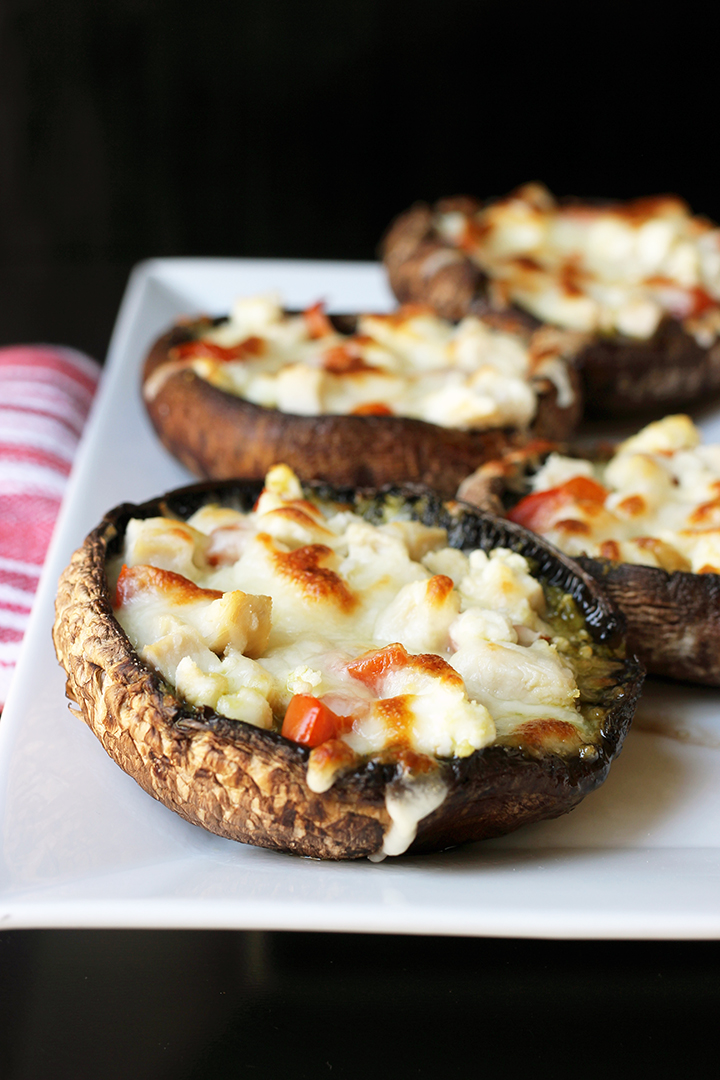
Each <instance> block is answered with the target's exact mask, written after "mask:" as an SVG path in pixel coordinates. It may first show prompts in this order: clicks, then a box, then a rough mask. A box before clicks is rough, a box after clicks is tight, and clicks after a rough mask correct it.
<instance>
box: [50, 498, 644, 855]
mask: <svg viewBox="0 0 720 1080" xmlns="http://www.w3.org/2000/svg"><path fill="white" fill-rule="evenodd" d="M261 486H262V485H261V484H258V483H253V482H245V481H236V482H226V483H223V484H217V483H216V484H208V483H205V484H196V485H194V486H191V487H188V488H185V489H182V490H179V491H176V492H173V493H170V494H168V495H166V496H164V497H163V498H160V499H156V500H153V501H150V502H147V503H144V504H142V505H131V504H124V505H121V506H119V507H117V508H116V509H114V510H112V511H111V512H110V513H108V514H107V515H106V517H105V518H104V519H103V521H102V522H101V523H100V525H99V526H98V527H97V528H96V529H95V530H94V531H93V532H91V533H90V534H89V536H88V537H87V539H86V541H85V543H84V544H83V545H82V546H81V547H80V548H79V549H78V550H77V551H76V552H75V554H74V555H73V557H72V561H71V562H70V564H69V566H68V567H67V569H66V570H65V571H64V573H63V575H62V577H61V579H60V584H59V590H58V595H57V604H56V621H55V625H54V629H53V639H54V642H55V648H56V651H57V655H58V657H59V659H60V662H61V663H62V664H63V666H64V667H65V670H66V672H67V694H68V697H69V699H70V701H71V703H72V704H71V710H72V711H73V712H74V713H75V714H76V715H78V716H80V717H81V718H82V719H83V720H84V721H85V722H86V723H87V724H88V725H89V727H90V728H91V729H92V730H93V731H94V733H95V734H96V735H97V737H98V738H99V739H100V741H101V742H102V744H103V746H104V748H105V750H106V751H107V752H108V754H109V755H110V756H111V757H112V758H113V759H114V760H115V761H116V762H117V764H119V765H120V766H121V767H122V768H123V769H124V770H125V771H126V772H127V773H129V775H130V776H132V777H133V778H134V779H135V780H136V781H137V782H138V784H140V786H141V787H142V788H144V790H145V791H146V792H148V793H149V794H150V795H152V796H153V797H154V798H155V799H158V800H159V801H161V802H162V803H164V804H165V805H166V806H168V807H169V808H170V809H172V810H175V811H176V812H177V813H178V814H180V815H181V816H182V817H183V818H186V819H187V820H188V821H190V822H193V823H194V824H197V825H201V826H203V827H204V828H206V829H208V830H210V831H211V832H214V833H218V834H219V835H221V836H225V837H230V838H232V839H234V840H239V841H243V842H246V843H251V844H256V845H260V846H262V847H267V848H273V849H275V850H278V851H288V852H294V853H296V854H300V855H306V856H312V857H315V858H327V859H351V858H358V857H361V856H368V855H373V854H376V853H378V852H379V851H380V850H381V848H382V843H383V835H384V833H385V832H386V830H387V829H388V828H389V826H390V824H391V819H390V816H389V814H388V810H387V808H386V801H385V796H386V792H388V791H389V790H390V791H392V790H394V789H396V786H397V785H398V784H400V785H402V783H403V773H402V768H401V766H400V765H399V764H398V762H397V761H395V760H393V758H392V756H388V755H387V754H386V755H385V757H384V758H380V759H376V760H372V759H371V760H368V761H366V762H365V763H364V764H361V765H360V766H359V767H357V768H354V769H353V770H351V771H348V772H346V773H344V774H341V775H340V776H339V777H338V778H337V779H336V781H335V782H334V784H333V785H332V787H331V788H330V789H329V790H328V791H326V792H325V793H324V794H316V793H315V792H313V791H311V790H310V789H309V787H308V785H307V782H306V769H307V762H308V756H309V751H308V749H307V748H305V747H304V746H302V745H298V744H296V743H293V742H291V741H289V740H287V739H285V738H283V737H282V736H281V735H280V734H278V733H276V732H273V731H268V730H261V729H259V728H257V727H254V726H252V725H251V724H248V723H245V722H243V721H236V720H229V719H227V718H225V717H223V716H221V715H218V714H217V713H216V712H214V711H213V710H212V709H210V708H208V707H195V706H191V705H189V704H188V703H187V702H185V701H183V700H181V699H180V698H179V697H178V696H176V693H175V692H174V690H173V688H172V687H171V686H169V685H167V684H166V683H165V682H164V681H163V679H162V678H161V676H159V675H158V674H157V673H156V672H155V671H154V670H152V669H151V668H150V667H148V666H146V665H145V664H144V663H143V662H142V661H141V660H140V658H139V657H138V655H137V654H136V653H135V652H134V651H133V648H132V646H131V644H130V642H129V640H128V638H127V636H126V635H125V633H124V631H123V630H122V628H121V627H120V625H119V623H118V622H117V621H116V619H115V617H114V614H113V609H112V602H111V596H110V592H109V587H108V581H107V576H106V560H107V559H108V557H111V556H113V555H114V554H117V553H118V552H119V550H120V548H121V544H122V538H123V534H124V531H125V528H126V526H127V523H128V521H129V520H130V519H131V518H138V517H139V518H144V517H153V516H157V515H167V516H170V517H174V518H180V519H186V518H188V517H189V516H190V515H191V514H192V513H193V512H194V511H195V510H197V509H198V508H199V507H200V506H202V505H204V504H205V503H206V502H208V501H212V502H214V503H218V502H219V503H220V504H221V505H229V506H232V507H233V508H235V509H239V510H243V511H247V510H249V509H250V508H251V507H252V506H253V504H254V503H255V500H256V499H257V497H258V495H259V493H260V490H261ZM304 493H305V496H306V497H308V498H314V497H321V498H323V499H324V498H328V497H332V498H339V499H340V501H342V502H343V503H345V504H346V505H347V504H350V505H352V506H353V507H354V509H355V511H356V512H358V513H361V514H362V515H363V516H364V517H365V518H366V519H368V520H370V521H371V522H381V521H382V520H385V518H386V515H387V513H388V512H389V510H388V508H390V510H391V511H394V510H395V509H396V508H397V507H398V505H401V506H402V507H403V512H404V513H406V514H409V515H410V516H411V517H412V518H413V519H415V520H420V521H422V522H424V523H426V524H432V525H442V526H444V527H446V528H447V530H448V542H449V544H450V545H451V546H455V547H462V548H464V549H466V550H467V549H474V548H478V547H481V548H484V549H492V548H494V547H497V546H505V547H509V548H511V549H513V550H516V551H519V552H520V553H522V554H523V555H525V556H526V557H527V558H528V559H529V560H531V563H532V565H533V566H534V568H535V573H536V574H537V576H538V577H539V578H540V579H541V580H542V581H543V583H544V588H545V589H546V590H553V589H555V590H556V591H558V595H562V596H565V595H566V594H567V595H569V596H571V597H572V599H573V604H574V607H573V610H576V611H577V612H578V613H579V614H580V616H581V619H582V622H584V626H585V628H586V631H587V634H588V635H589V639H588V640H590V641H591V642H592V648H593V651H594V653H597V655H602V657H603V658H604V659H603V661H602V663H601V665H600V668H598V669H594V670H595V674H594V675H588V674H587V672H586V674H585V675H584V676H583V675H582V673H581V674H579V675H578V676H577V678H578V682H579V683H580V687H581V699H580V700H581V701H582V702H584V706H583V708H584V709H586V710H587V712H586V713H584V715H586V716H587V715H589V716H591V717H592V724H593V732H594V734H593V738H592V741H591V743H590V744H587V745H583V746H578V745H577V743H576V744H575V745H574V746H573V747H571V748H568V747H567V746H566V747H564V748H563V747H562V746H560V747H558V745H557V740H556V741H555V742H553V739H554V738H555V733H554V732H553V725H552V722H549V723H548V725H547V730H546V731H543V730H541V731H540V732H539V733H536V737H535V739H534V740H533V739H531V738H530V736H528V737H527V740H526V741H525V742H523V741H522V740H520V739H518V738H517V737H516V738H514V739H513V738H512V737H507V738H506V740H505V742H503V741H502V740H496V741H495V742H494V743H492V744H491V745H489V746H487V747H486V748H484V749H482V750H478V751H475V752H474V753H472V754H471V755H470V756H469V757H464V758H452V759H444V760H440V761H438V769H439V772H440V775H441V776H442V778H443V780H444V781H445V782H446V783H447V789H448V790H447V796H446V798H445V799H444V801H443V802H442V804H441V805H440V806H439V808H438V809H436V810H434V811H433V812H432V813H430V814H429V815H428V816H427V817H425V818H424V819H422V820H421V821H420V823H419V827H418V831H417V836H416V839H415V841H414V842H413V843H412V845H411V847H410V849H409V850H410V851H412V852H427V851H434V850H437V849H442V848H446V847H449V846H452V845H457V844H460V843H463V842H467V841H474V840H481V839H484V838H486V837H492V836H498V835H500V834H503V833H507V832H510V831H512V830H514V829H516V828H518V827H519V826H521V825H524V824H526V823H528V822H532V821H537V820H539V819H542V818H552V817H556V816H558V815H561V814H564V813H566V812H567V811H569V810H571V809H573V807H575V806H576V805H577V804H578V803H579V802H580V801H581V799H582V798H583V797H584V796H585V795H586V794H587V793H588V792H590V791H592V790H593V789H594V788H596V787H597V786H598V785H599V784H600V783H602V781H603V780H604V779H605V777H606V775H607V772H608V769H609V766H610V762H611V760H612V758H613V757H614V756H615V755H616V754H617V753H618V752H619V751H620V748H621V745H622V742H623V738H624V736H625V733H626V731H627V728H628V725H629V724H630V721H631V718H632V715H633V711H634V707H635V703H636V700H637V697H638V695H639V692H640V687H641V684H642V680H643V675H644V672H643V670H642V667H641V666H640V665H639V664H638V663H637V661H636V660H635V659H634V658H633V659H626V658H625V650H624V637H623V622H622V617H621V616H619V615H618V614H617V612H616V611H615V610H614V609H613V607H612V606H611V605H610V604H609V603H608V601H607V599H606V598H605V596H604V594H603V592H602V591H601V590H600V588H599V587H598V585H597V583H596V582H595V581H594V580H593V579H592V578H591V577H590V576H589V575H588V574H587V573H585V571H582V570H580V569H578V568H577V567H576V566H575V564H574V563H573V562H572V561H571V560H569V559H567V558H565V557H563V556H562V555H560V554H558V553H557V552H555V551H554V549H552V548H551V547H550V546H549V545H548V544H546V543H545V542H544V541H542V540H541V539H539V538H537V537H535V536H534V535H533V534H532V533H529V532H528V531H527V530H524V529H522V528H520V527H518V526H515V525H513V524H512V523H509V522H505V521H502V520H500V519H496V518H494V517H492V516H490V515H487V514H485V513H483V512H481V511H479V510H477V509H476V508H474V507H470V506H468V505H463V504H459V503H443V502H442V501H441V500H440V499H439V498H438V497H437V496H436V495H435V494H434V493H430V492H429V491H427V490H425V489H421V488H419V487H414V488H412V487H411V488H394V489H387V490H385V491H382V492H368V491H350V490H347V489H345V490H337V489H330V488H328V487H327V486H322V485H312V486H311V485H304ZM580 666H581V667H582V664H580ZM588 670H589V669H588ZM599 670H601V671H602V675H600V676H598V674H597V673H598V671H599ZM543 723H544V722H543Z"/></svg>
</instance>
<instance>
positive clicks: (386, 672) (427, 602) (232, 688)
mask: <svg viewBox="0 0 720 1080" xmlns="http://www.w3.org/2000/svg"><path fill="white" fill-rule="evenodd" d="M108 572H109V577H110V580H111V584H112V585H113V587H114V588H115V613H116V617H117V619H118V621H119V622H120V623H121V625H122V626H123V628H124V629H125V631H126V633H127V634H128V637H129V638H130V641H131V643H132V644H133V646H134V648H135V649H136V651H137V652H138V653H139V655H140V656H141V657H142V659H143V660H145V661H146V662H147V663H148V664H150V665H151V666H152V667H154V668H155V669H156V670H158V671H159V672H160V673H161V674H162V675H163V677H164V678H165V679H166V680H167V682H168V683H169V684H171V685H172V686H173V687H175V688H176V690H177V692H178V693H179V694H180V695H181V696H182V697H184V698H185V699H186V700H187V701H188V702H190V703H191V704H193V705H197V706H203V705H207V706H210V707H211V708H213V709H215V710H216V711H217V712H219V713H221V714H223V715H225V716H227V717H229V718H231V719H238V720H245V721H247V722H249V723H252V724H255V725H257V726H260V727H263V728H267V729H274V730H279V729H280V726H281V725H282V722H283V718H284V717H285V714H286V712H287V710H288V707H289V705H290V703H291V701H292V700H293V699H295V698H296V697H297V696H307V697H309V698H311V699H313V700H317V701H320V702H322V703H323V705H324V706H325V707H327V708H328V709H329V710H331V713H332V714H333V715H334V716H336V717H340V718H342V721H343V724H342V730H341V731H339V732H338V733H337V737H336V738H334V739H332V740H330V742H328V743H327V744H324V745H321V746H316V747H315V748H314V749H313V750H312V751H311V753H310V759H309V767H308V783H309V785H310V786H311V788H313V790H318V791H321V790H326V789H327V788H328V787H329V786H331V785H332V783H333V781H334V779H335V777H336V775H337V773H338V771H339V770H340V769H342V768H346V767H347V766H348V763H349V762H350V763H351V762H353V761H356V762H357V761H362V760H367V758H368V757H373V756H375V755H381V756H382V755H385V756H387V754H390V755H391V756H392V755H397V756H398V757H399V758H402V757H403V755H405V756H406V757H407V759H408V761H410V760H411V759H412V760H413V761H414V762H415V763H416V764H417V762H418V761H420V760H421V759H427V764H426V766H424V767H423V768H425V769H426V771H427V769H428V768H429V769H430V770H431V766H432V762H433V761H435V760H436V759H447V758H452V757H464V756H467V755H469V754H471V753H473V752H474V751H475V750H477V749H480V748H482V747H484V746H487V745H489V744H491V743H492V742H493V741H494V740H496V739H498V738H501V737H504V736H507V735H508V734H510V733H513V732H517V731H520V730H522V729H523V728H524V727H526V726H528V725H533V724H537V723H538V722H546V721H548V720H549V719H551V720H552V721H553V722H558V723H560V724H565V725H569V726H570V727H569V730H571V731H575V732H576V733H577V741H578V743H582V741H583V730H584V728H583V725H584V720H583V716H582V714H581V712H580V710H579V706H578V696H579V691H578V689H577V685H576V679H575V676H574V672H573V668H572V666H571V664H570V662H569V660H568V659H567V657H566V653H567V651H568V643H567V641H566V640H565V639H564V638H562V637H560V636H557V634H556V633H555V632H554V631H553V630H552V629H551V627H550V625H549V624H548V622H547V621H546V617H545V616H546V614H547V613H546V599H545V594H544V592H543V589H542V587H541V585H540V583H539V582H538V581H537V580H536V579H535V578H534V577H533V576H532V574H531V572H530V568H529V566H528V564H527V561H526V560H525V559H524V558H523V556H521V555H519V554H517V553H514V552H511V551H509V550H505V549H497V550H495V551H492V552H490V553H485V552H484V551H480V550H476V551H472V552H471V553H470V554H466V553H464V552H462V551H460V550H458V549H455V548H451V547H448V546H447V536H446V533H445V531H444V530H443V529H440V528H437V527H430V526H425V525H423V524H421V523H419V522H417V521H413V520H410V519H409V518H407V517H404V516H403V514H402V512H399V515H398V517H397V519H396V520H389V521H387V522H385V523H384V524H381V525H371V524H370V523H369V522H368V521H366V520H364V519H363V518H361V517H360V516H358V515H357V514H355V513H354V512H352V511H351V510H349V509H347V508H345V507H343V506H338V505H335V504H327V505H325V504H320V503H317V504H316V503H312V502H309V501H307V500H306V499H305V498H304V497H303V494H302V491H301V488H300V485H299V483H298V481H297V479H296V477H295V476H294V474H293V473H292V472H290V470H289V469H287V468H286V467H285V466H276V467H275V468H274V469H273V470H271V473H270V474H269V475H268V477H267V479H266V486H265V489H264V491H263V493H262V495H261V496H260V499H259V500H258V503H257V504H256V506H255V508H254V510H253V511H252V512H251V513H249V514H242V513H240V512H238V511H235V510H232V509H228V508H221V507H218V506H210V505H208V506H205V507H203V508H202V509H200V510H199V511H198V512H197V513H195V514H194V515H193V517H191V518H190V519H189V520H188V521H187V522H185V521H176V520H172V519H167V518H149V519H143V520H138V519H134V520H132V521H131V522H130V523H129V525H128V528H127V532H126V537H125V543H124V549H123V551H122V553H121V554H120V556H118V557H117V559H115V560H114V561H113V563H112V564H111V565H109V567H108ZM408 755H409V757H408ZM420 771H422V768H421V770H420ZM431 771H432V770H431ZM431 786H432V785H431ZM428 790H429V789H428ZM433 790H434V789H433ZM426 794H428V793H427V792H426ZM435 794H437V793H436V792H435ZM428 797H430V796H428ZM432 797H433V798H434V797H435V795H433V796H432Z"/></svg>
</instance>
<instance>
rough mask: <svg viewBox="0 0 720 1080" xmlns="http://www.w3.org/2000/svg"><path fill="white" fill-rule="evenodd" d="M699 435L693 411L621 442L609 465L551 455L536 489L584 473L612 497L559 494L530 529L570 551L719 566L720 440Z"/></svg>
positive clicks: (673, 565) (667, 565) (681, 566)
mask: <svg viewBox="0 0 720 1080" xmlns="http://www.w3.org/2000/svg"><path fill="white" fill-rule="evenodd" d="M700 438H701V436H700V432H699V431H698V429H697V428H696V427H695V425H694V424H693V423H692V421H691V420H690V418H689V417H687V416H683V415H679V416H668V417H665V418H664V419H663V420H658V421H655V422H654V423H652V424H649V425H648V426H647V427H645V428H643V429H642V431H640V432H639V433H638V434H637V435H634V436H633V437H632V438H629V439H627V440H626V441H625V442H623V443H622V444H621V445H620V446H619V447H618V449H617V451H616V453H615V455H614V456H613V457H612V459H611V460H610V461H609V462H607V463H605V464H593V463H591V462H590V461H586V460H583V459H575V458H568V457H563V456H561V455H558V454H552V455H550V457H549V458H548V459H547V461H546V462H545V464H544V465H543V467H542V468H541V469H540V470H539V471H538V472H537V473H536V474H535V476H534V478H533V481H532V487H533V491H535V492H544V491H554V490H556V489H558V488H560V487H562V485H563V484H565V483H567V482H568V481H569V480H571V479H572V478H573V477H578V476H582V477H590V478H591V479H594V480H595V481H597V482H598V483H599V484H600V485H602V487H604V488H605V489H606V491H607V495H606V497H605V499H604V501H603V502H594V501H587V500H584V499H582V498H568V499H563V500H560V501H559V502H558V504H557V505H556V506H555V507H553V506H551V505H549V506H548V509H547V511H546V512H543V522H542V525H541V526H538V527H537V528H536V526H535V525H533V526H532V527H533V528H536V531H538V532H541V533H542V534H543V535H544V536H547V538H548V539H550V540H551V541H552V542H553V543H554V544H556V545H557V547H559V548H560V549H561V550H563V551H565V552H566V553H567V554H569V555H580V554H588V555H595V556H605V557H607V558H611V559H614V560H616V561H621V562H629V563H636V564H644V565H647V566H657V567H661V568H662V569H664V570H670V571H672V570H690V571H693V572H695V573H701V572H703V571H713V572H716V573H718V572H720V446H703V445H701V443H700Z"/></svg>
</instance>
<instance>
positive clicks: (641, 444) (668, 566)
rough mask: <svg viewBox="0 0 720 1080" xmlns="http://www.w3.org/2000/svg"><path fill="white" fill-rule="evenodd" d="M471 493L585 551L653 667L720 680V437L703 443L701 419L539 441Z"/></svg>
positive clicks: (496, 467)
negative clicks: (613, 441) (606, 437)
mask: <svg viewBox="0 0 720 1080" xmlns="http://www.w3.org/2000/svg"><path fill="white" fill-rule="evenodd" d="M459 495H461V496H462V497H463V498H465V499H468V500H469V501H470V502H472V503H473V504H475V505H479V506H482V507H484V508H485V509H488V510H491V511H493V512H495V513H501V514H504V515H505V516H507V517H508V518H509V519H510V520H511V521H515V522H518V523H520V524H522V525H523V526H525V527H527V528H530V529H532V530H534V531H535V532H537V533H539V534H540V535H542V536H543V537H545V538H546V539H547V540H550V541H551V542H552V543H553V544H555V545H556V546H557V547H558V548H559V549H560V550H561V551H564V552H565V553H567V554H569V555H570V556H572V557H573V558H574V559H576V560H577V561H578V562H579V563H580V565H581V566H582V567H583V568H584V569H585V570H586V571H588V573H590V574H592V575H593V577H595V578H596V579H597V580H598V581H599V582H600V583H601V585H602V587H603V589H604V590H605V592H606V593H607V595H608V596H609V597H610V599H611V600H612V601H613V602H614V603H615V604H616V605H617V606H618V607H619V608H620V609H621V610H622V612H623V614H624V615H625V619H626V621H627V629H628V648H629V649H631V650H633V651H635V652H637V654H638V656H639V657H640V658H641V660H642V661H643V663H644V664H645V666H646V668H647V670H648V671H649V672H651V673H653V674H656V675H664V676H666V677H669V678H674V679H685V680H689V681H692V682H697V683H706V684H708V685H710V686H720V446H703V445H702V444H701V441H700V432H699V431H698V429H697V428H696V427H695V426H694V424H693V423H692V421H691V420H690V418H689V417H687V416H684V415H675V416H668V417H665V418H664V419H663V420H659V421H655V422H654V423H651V424H649V425H647V426H646V427H645V428H644V429H643V430H642V431H640V432H639V433H638V434H637V435H634V436H632V437H631V438H629V439H627V440H625V441H624V442H623V443H621V444H619V445H618V446H614V447H612V446H610V445H609V444H608V445H606V446H604V447H598V448H596V449H595V450H592V451H591V450H588V449H587V448H584V449H575V450H568V448H567V447H565V448H563V447H561V446H556V445H553V444H550V443H541V442H538V443H535V444H532V445H530V444H528V446H526V447H524V448H522V449H519V450H517V451H516V452H513V453H511V454H509V455H507V456H506V457H505V458H504V459H500V460H498V461H495V462H488V463H487V464H486V465H485V466H482V467H481V468H480V469H479V470H477V472H476V473H474V474H473V475H471V476H470V477H468V478H467V479H466V480H465V481H464V482H463V484H461V486H460V489H459Z"/></svg>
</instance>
